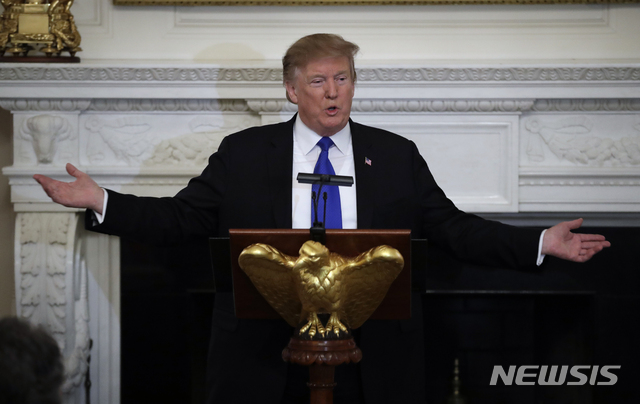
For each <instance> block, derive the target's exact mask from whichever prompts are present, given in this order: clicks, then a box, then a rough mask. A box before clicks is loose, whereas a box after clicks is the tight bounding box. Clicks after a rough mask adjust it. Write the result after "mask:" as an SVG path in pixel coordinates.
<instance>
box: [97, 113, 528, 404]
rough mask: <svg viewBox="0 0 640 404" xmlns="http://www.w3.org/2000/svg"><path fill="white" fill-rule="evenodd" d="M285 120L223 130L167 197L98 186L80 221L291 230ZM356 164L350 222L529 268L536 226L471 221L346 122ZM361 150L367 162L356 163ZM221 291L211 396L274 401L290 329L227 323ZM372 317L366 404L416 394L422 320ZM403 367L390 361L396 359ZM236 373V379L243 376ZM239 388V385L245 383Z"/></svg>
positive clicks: (197, 230)
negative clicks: (100, 216)
mask: <svg viewBox="0 0 640 404" xmlns="http://www.w3.org/2000/svg"><path fill="white" fill-rule="evenodd" d="M293 122H294V120H293V119H292V120H290V121H289V122H285V123H280V124H275V125H268V126H263V127H256V128H250V129H246V130H244V131H241V132H238V133H236V134H233V135H230V136H227V137H226V138H225V139H224V140H223V142H222V143H221V145H220V148H219V149H218V151H217V152H216V153H214V154H213V155H212V156H211V157H210V159H209V165H208V166H207V167H206V168H205V169H204V171H203V172H202V174H201V175H200V176H198V177H196V178H194V179H192V180H191V181H190V182H189V185H188V186H187V187H186V188H185V189H183V190H182V191H180V192H179V193H178V194H177V195H176V196H175V197H172V198H144V197H136V196H132V195H122V194H118V193H115V192H112V191H109V201H108V206H107V212H108V213H107V215H106V218H105V221H104V222H103V224H101V225H99V226H95V227H92V226H89V228H90V229H91V230H94V231H99V232H104V233H108V234H114V235H118V236H121V237H125V238H130V239H133V240H137V241H141V242H146V243H157V244H161V243H174V242H180V241H186V240H188V239H189V238H191V237H209V236H224V235H227V234H228V230H229V229H230V228H291V223H292V218H291V211H292V208H291V176H292V161H293V136H292V130H293ZM350 125H351V134H352V139H353V152H354V159H355V171H356V192H357V205H358V206H357V209H358V228H361V229H367V228H373V229H402V228H404V229H411V230H412V236H413V237H414V238H428V239H429V240H430V242H432V243H435V244H438V245H440V246H441V247H442V248H444V249H446V250H448V251H450V252H451V253H453V254H454V255H456V256H457V257H458V258H460V259H463V260H470V261H474V262H477V263H482V264H487V265H496V266H502V267H504V266H508V267H520V266H531V265H533V264H534V263H535V260H536V256H537V248H538V240H539V236H540V232H539V231H538V230H532V229H523V228H517V227H512V226H507V225H503V224H501V223H497V222H491V221H487V220H484V219H481V218H479V217H477V216H475V215H470V214H467V213H464V212H461V211H460V210H458V209H457V208H456V207H455V206H454V205H453V203H452V202H451V201H450V200H449V199H448V198H447V197H446V196H445V195H444V193H443V192H442V190H441V189H440V188H439V187H438V186H437V184H436V182H435V181H434V179H433V176H432V175H431V172H430V171H429V168H428V166H427V164H426V162H425V161H424V159H423V158H422V157H421V156H420V154H419V153H418V150H417V148H416V146H415V144H414V143H413V142H411V141H409V140H407V139H405V138H402V137H400V136H398V135H395V134H393V133H390V132H387V131H384V130H381V129H377V128H372V127H367V126H364V125H360V124H357V123H354V122H351V121H350ZM365 158H368V159H370V160H371V165H368V164H365ZM230 302H231V300H230V298H229V297H228V296H217V297H216V310H215V312H214V319H213V337H212V341H211V352H210V355H209V365H210V366H209V367H210V370H211V374H210V377H211V384H212V385H213V390H212V396H211V398H215V399H216V401H215V402H220V403H226V402H250V401H256V400H257V402H261V403H271V402H273V403H278V402H279V400H280V395H281V394H282V391H283V389H284V385H285V382H286V365H285V364H284V363H283V362H282V360H281V358H280V354H281V349H282V348H283V347H284V346H285V345H286V343H287V342H288V339H289V337H290V336H291V329H290V328H288V326H287V325H286V324H285V323H284V322H281V321H267V320H253V321H247V320H242V321H240V320H238V319H236V318H235V317H234V316H233V314H232V313H233V307H232V305H231V303H230ZM420 313H421V311H420V310H419V305H414V311H413V314H414V315H413V318H412V320H407V321H399V322H397V323H395V325H389V324H388V323H387V324H386V325H385V326H382V327H381V326H379V325H380V323H379V322H376V321H370V322H367V323H366V324H365V325H364V326H363V328H362V335H361V342H360V346H361V348H362V350H363V352H365V356H366V358H365V359H363V361H362V363H361V373H362V382H363V389H364V391H365V397H366V401H367V403H389V402H402V403H409V402H416V403H417V402H422V403H424V383H425V380H424V370H423V367H424V366H423V365H424V358H423V351H422V350H423V348H422V344H423V340H422V331H421V329H422V318H421V315H420ZM398 363H401V364H404V365H403V366H401V367H400V368H398V366H397V364H398ZM241 380H248V381H249V382H248V385H246V384H244V383H243V382H242V381H241ZM247 386H251V387H250V388H247Z"/></svg>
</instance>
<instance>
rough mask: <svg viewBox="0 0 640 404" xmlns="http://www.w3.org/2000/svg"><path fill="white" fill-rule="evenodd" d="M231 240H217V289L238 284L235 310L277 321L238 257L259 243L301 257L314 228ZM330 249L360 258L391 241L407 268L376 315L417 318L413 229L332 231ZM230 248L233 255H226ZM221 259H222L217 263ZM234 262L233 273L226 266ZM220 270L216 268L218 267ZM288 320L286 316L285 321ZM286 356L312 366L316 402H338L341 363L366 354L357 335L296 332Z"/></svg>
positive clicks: (243, 233)
mask: <svg viewBox="0 0 640 404" xmlns="http://www.w3.org/2000/svg"><path fill="white" fill-rule="evenodd" d="M229 234H230V238H229V241H228V244H226V243H225V242H224V241H222V242H221V241H217V242H215V243H214V241H212V243H211V246H212V258H213V260H214V275H215V277H216V288H217V290H221V289H227V288H229V287H230V284H231V283H232V284H233V286H232V287H233V293H234V300H235V314H236V316H237V317H238V318H246V319H277V318H280V316H279V315H278V313H277V312H276V311H275V310H274V309H273V308H272V307H271V306H270V305H269V304H268V303H267V301H266V300H265V299H264V298H263V297H262V295H261V294H260V293H259V292H258V290H257V288H256V287H255V286H254V285H253V283H252V282H251V280H250V279H249V277H248V276H247V275H246V274H245V273H244V272H243V271H242V269H240V266H239V264H238V257H239V255H240V253H241V252H242V250H244V249H245V248H246V247H248V246H250V245H252V244H255V243H263V244H268V245H270V246H272V247H274V248H276V249H278V250H279V251H281V252H282V253H284V254H287V255H290V256H298V255H299V253H298V251H299V249H300V247H301V246H302V244H304V243H305V242H306V241H308V240H309V239H310V233H309V230H302V229H301V230H287V229H283V230H280V229H278V230H263V229H256V230H251V229H243V230H239V229H232V230H230V231H229ZM325 245H326V247H327V248H328V249H329V250H330V251H331V252H335V253H338V254H340V255H342V256H348V257H355V256H357V255H359V254H361V253H363V252H365V251H367V250H369V249H371V248H374V247H378V246H380V245H389V246H391V247H393V248H395V249H397V250H398V251H399V252H400V253H401V254H402V256H403V257H404V262H405V263H404V268H403V270H402V271H401V272H400V274H399V275H398V276H397V278H396V279H395V281H394V282H393V283H392V284H391V286H390V287H389V290H388V292H387V295H386V296H385V298H384V299H383V301H382V303H380V305H379V306H378V308H377V309H376V310H375V312H374V313H373V315H372V316H371V317H370V318H372V319H389V320H392V319H393V320H400V319H408V318H410V317H411V232H410V231H409V230H326V243H325ZM227 248H228V251H229V255H227V257H229V258H228V259H229V261H226V259H227V257H220V255H221V254H224V251H225V249H227ZM216 261H217V263H216ZM225 266H226V267H227V268H228V267H229V266H231V273H232V277H231V279H230V277H229V276H228V273H227V274H225V273H224V272H225V271H224V270H221V269H220V268H221V267H225ZM216 267H217V268H218V270H216V269H215V268H216ZM283 321H284V320H283ZM283 348H284V350H283V353H282V357H283V360H285V361H288V362H291V363H295V364H298V365H302V366H308V367H309V377H310V380H309V383H308V385H309V388H310V393H311V404H321V403H322V404H325V403H332V402H333V387H334V386H335V383H334V370H335V366H337V365H340V364H343V363H350V362H353V363H357V362H359V361H360V359H361V358H362V353H361V352H360V349H359V348H358V347H357V346H356V344H355V342H354V340H353V337H352V336H351V334H350V333H349V335H347V336H345V337H340V338H335V337H334V338H327V339H321V340H317V339H313V340H308V339H303V338H298V337H297V332H294V335H293V336H292V338H291V340H290V342H289V345H288V346H287V347H283Z"/></svg>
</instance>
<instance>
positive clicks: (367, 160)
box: [364, 157, 371, 166]
mask: <svg viewBox="0 0 640 404" xmlns="http://www.w3.org/2000/svg"><path fill="white" fill-rule="evenodd" d="M364 163H365V164H366V165H368V166H370V165H371V159H370V158H369V157H365V158H364Z"/></svg>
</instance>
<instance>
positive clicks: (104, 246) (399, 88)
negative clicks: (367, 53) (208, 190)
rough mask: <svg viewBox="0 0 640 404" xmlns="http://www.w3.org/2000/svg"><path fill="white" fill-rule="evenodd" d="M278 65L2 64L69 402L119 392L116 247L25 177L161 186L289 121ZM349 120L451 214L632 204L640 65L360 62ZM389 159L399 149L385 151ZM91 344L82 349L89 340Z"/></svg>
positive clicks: (12, 173)
mask: <svg viewBox="0 0 640 404" xmlns="http://www.w3.org/2000/svg"><path fill="white" fill-rule="evenodd" d="M281 80H282V72H281V70H280V69H279V68H277V67H274V66H266V65H265V66H251V67H243V66H239V67H220V66H211V65H205V64H194V65H179V64H165V63H155V64H142V63H133V62H115V61H114V62H100V63H97V62H83V63H82V64H76V65H71V64H69V65H67V64H3V65H2V66H1V68H0V107H2V108H4V109H7V110H10V111H11V112H12V114H13V123H14V133H13V145H14V151H13V152H14V158H13V161H14V164H13V166H11V167H5V168H4V169H3V174H4V175H6V176H8V177H9V179H10V186H11V197H12V202H13V204H14V209H15V211H16V212H17V213H18V218H17V220H16V233H15V234H16V236H15V251H16V255H15V256H16V264H15V276H16V296H17V308H18V314H19V315H21V316H23V317H27V318H29V319H31V320H32V321H34V322H38V323H42V324H46V325H47V326H48V327H49V329H50V330H52V332H53V333H54V335H55V336H56V338H57V340H58V342H59V344H60V345H61V347H62V348H63V350H64V354H65V357H66V358H67V359H66V361H67V368H68V371H69V372H70V374H71V376H70V378H69V380H68V382H67V384H66V385H65V391H66V392H67V402H69V403H71V402H78V403H80V402H82V401H83V400H84V394H85V389H84V387H83V377H84V375H85V374H86V369H87V358H88V355H89V354H90V355H91V361H90V365H89V367H90V370H91V383H92V386H91V390H90V395H91V402H93V403H109V404H113V403H117V402H119V374H120V367H119V366H120V362H119V353H120V345H119V336H120V330H119V241H118V239H117V238H113V237H108V236H104V235H97V234H92V233H88V232H85V231H84V230H83V229H82V218H81V213H80V212H77V211H76V210H73V209H66V208H62V207H60V206H57V205H54V204H53V203H51V201H50V200H49V199H48V198H47V197H46V196H45V195H44V193H43V192H42V191H41V189H40V187H39V186H38V185H37V184H36V183H35V181H33V179H32V178H31V176H32V175H33V174H34V173H43V174H47V175H51V176H54V177H57V178H67V179H68V178H69V177H68V176H66V174H65V171H64V165H65V163H67V162H71V163H73V164H75V165H77V166H78V167H79V168H81V169H82V170H85V171H87V172H88V173H90V174H91V175H92V176H93V177H94V178H95V179H96V180H97V181H98V183H100V184H101V185H102V186H105V187H108V188H112V189H115V190H118V191H122V192H131V193H136V194H140V195H156V196H161V195H171V194H173V193H175V192H176V191H177V190H178V189H180V188H181V187H182V186H184V185H185V184H186V182H187V181H188V179H189V178H190V177H192V176H193V175H196V174H197V173H199V172H200V171H201V170H202V168H203V167H204V165H205V164H206V160H207V157H208V156H209V155H210V154H211V153H212V152H213V151H215V150H216V148H217V146H218V145H219V143H220V141H221V139H222V137H224V136H225V135H227V134H229V133H232V132H235V131H237V130H240V129H242V128H246V127H248V126H253V125H261V124H267V123H272V122H278V121H282V120H284V119H288V118H289V117H290V116H291V115H292V114H293V113H294V112H295V106H293V105H291V104H289V103H287V102H286V101H285V99H284V89H283V87H282V83H281ZM352 116H353V118H354V120H356V121H359V122H361V123H364V124H369V125H374V126H379V127H382V128H385V129H389V130H391V131H393V132H396V133H399V134H401V135H403V136H406V137H408V138H410V139H412V140H413V141H415V142H416V144H417V145H418V147H419V148H420V150H421V153H422V154H423V155H424V156H425V158H426V159H427V161H428V162H429V165H430V167H431V169H432V171H433V173H434V176H435V177H436V179H437V180H438V182H439V183H440V185H441V186H442V187H443V189H444V190H445V191H446V192H447V194H448V195H449V196H450V197H451V198H452V199H453V200H454V202H456V204H457V205H458V206H460V207H461V208H463V209H465V210H467V211H472V212H478V213H484V214H489V215H501V214H504V215H511V216H517V215H521V214H530V215H534V216H535V215H538V216H539V217H540V216H545V215H548V216H554V215H558V212H592V213H598V214H602V215H607V214H616V213H624V214H629V215H631V216H633V217H636V218H637V214H638V212H640V66H638V65H575V64H559V65H503V64H496V65H490V64H485V65H451V66H442V65H434V66H393V65H388V66H368V67H363V68H360V69H359V70H358V83H357V86H356V98H355V100H354V103H353V109H352ZM389 152H390V153H392V152H393V151H391V150H390V151H389ZM90 339H91V340H93V347H92V348H91V349H90V348H89V340H90Z"/></svg>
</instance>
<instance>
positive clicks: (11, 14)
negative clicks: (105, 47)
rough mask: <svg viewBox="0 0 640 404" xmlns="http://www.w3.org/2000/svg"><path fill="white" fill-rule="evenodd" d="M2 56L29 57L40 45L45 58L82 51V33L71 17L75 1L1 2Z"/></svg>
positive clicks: (0, 30) (0, 48)
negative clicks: (2, 9) (2, 8)
mask: <svg viewBox="0 0 640 404" xmlns="http://www.w3.org/2000/svg"><path fill="white" fill-rule="evenodd" d="M0 1H2V5H3V7H4V12H3V13H2V16H1V17H0V56H2V55H4V54H5V52H6V53H11V54H13V55H14V57H18V56H27V54H28V53H29V52H30V51H32V50H34V49H35V46H36V45H38V44H41V45H44V47H42V48H40V49H38V50H39V51H40V52H42V53H44V54H45V55H46V56H48V57H49V56H52V55H53V54H57V55H58V56H60V54H61V53H62V52H63V51H66V52H69V54H70V55H71V56H72V57H73V56H75V54H76V52H78V51H81V50H82V49H81V48H80V40H81V37H80V33H79V32H78V29H77V27H76V24H75V22H74V19H73V15H72V14H71V11H70V8H71V5H72V4H73V0H53V1H51V2H49V1H48V0H0Z"/></svg>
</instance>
